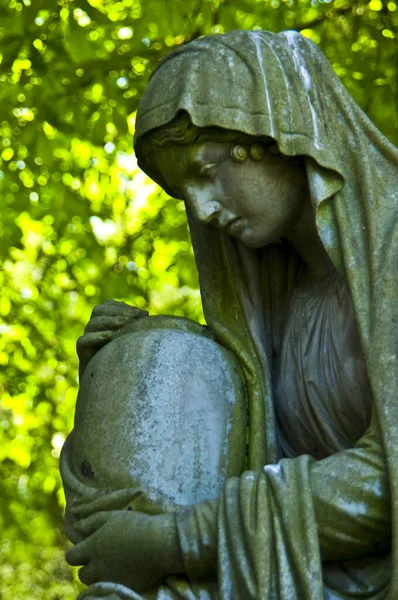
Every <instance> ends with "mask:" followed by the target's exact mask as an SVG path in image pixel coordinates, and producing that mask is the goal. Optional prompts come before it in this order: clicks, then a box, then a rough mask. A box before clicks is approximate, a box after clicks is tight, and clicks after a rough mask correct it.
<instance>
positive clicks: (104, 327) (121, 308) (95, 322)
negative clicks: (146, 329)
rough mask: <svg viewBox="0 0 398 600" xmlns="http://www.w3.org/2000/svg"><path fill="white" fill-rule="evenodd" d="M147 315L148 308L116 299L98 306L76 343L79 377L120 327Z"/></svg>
mask: <svg viewBox="0 0 398 600" xmlns="http://www.w3.org/2000/svg"><path fill="white" fill-rule="evenodd" d="M147 316H148V312H147V311H146V310H141V309H139V308H136V307H135V306H130V305H129V304H125V303H124V302H116V301H115V300H107V301H106V302H104V303H103V304H100V305H99V306H96V307H95V308H94V310H93V312H92V314H91V318H90V321H89V322H88V324H87V327H86V329H85V330H84V335H82V336H81V337H79V339H78V340H77V344H76V349H77V355H78V357H79V377H82V375H83V373H84V371H85V368H86V366H87V364H88V363H89V361H90V360H91V358H92V357H93V356H94V354H95V353H96V352H98V350H99V349H100V348H102V346H105V344H108V342H110V341H111V340H112V339H113V337H114V335H115V333H116V332H117V331H118V330H119V329H121V328H122V327H124V325H127V323H130V322H131V321H134V320H135V319H140V318H141V317H147Z"/></svg>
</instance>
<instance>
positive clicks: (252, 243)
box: [239, 232, 273, 249]
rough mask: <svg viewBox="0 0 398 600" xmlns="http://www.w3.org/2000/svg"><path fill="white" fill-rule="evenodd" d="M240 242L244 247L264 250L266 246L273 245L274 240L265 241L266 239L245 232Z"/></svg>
mask: <svg viewBox="0 0 398 600" xmlns="http://www.w3.org/2000/svg"><path fill="white" fill-rule="evenodd" d="M239 241H240V242H242V244H243V245H244V246H247V247H248V248H253V249H258V248H264V246H268V245H269V244H272V243H273V240H268V239H265V238H264V237H261V236H259V235H256V234H255V233H252V232H243V233H242V234H241V235H240V236H239Z"/></svg>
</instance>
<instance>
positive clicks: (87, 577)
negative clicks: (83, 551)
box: [79, 563, 100, 585]
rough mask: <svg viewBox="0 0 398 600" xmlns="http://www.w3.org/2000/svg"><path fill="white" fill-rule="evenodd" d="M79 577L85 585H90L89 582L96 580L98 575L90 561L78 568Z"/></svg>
mask: <svg viewBox="0 0 398 600" xmlns="http://www.w3.org/2000/svg"><path fill="white" fill-rule="evenodd" d="M79 579H80V581H81V582H82V583H84V584H85V585H90V583H95V582H96V581H98V579H100V577H98V576H97V575H96V568H95V565H93V564H92V563H90V564H88V565H84V567H82V568H81V569H80V570H79Z"/></svg>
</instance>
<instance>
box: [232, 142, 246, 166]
mask: <svg viewBox="0 0 398 600" xmlns="http://www.w3.org/2000/svg"><path fill="white" fill-rule="evenodd" d="M231 156H232V159H233V160H234V161H236V162H244V161H245V160H246V158H247V150H246V148H245V147H244V146H240V145H239V144H236V146H233V148H232V149H231Z"/></svg>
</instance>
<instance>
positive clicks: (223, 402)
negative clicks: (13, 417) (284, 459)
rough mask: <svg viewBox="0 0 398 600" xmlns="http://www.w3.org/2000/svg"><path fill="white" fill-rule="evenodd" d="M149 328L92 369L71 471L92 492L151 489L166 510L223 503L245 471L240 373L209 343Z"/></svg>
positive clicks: (82, 395)
mask: <svg viewBox="0 0 398 600" xmlns="http://www.w3.org/2000/svg"><path fill="white" fill-rule="evenodd" d="M150 319H151V318H149V319H144V320H141V322H140V323H139V327H140V330H139V331H134V327H131V328H130V329H133V331H130V332H128V333H124V331H123V330H122V331H121V335H120V337H117V338H116V339H115V340H114V341H112V342H110V343H109V344H107V345H106V346H104V348H102V349H101V350H100V351H99V352H98V353H97V354H96V355H95V356H94V358H93V359H92V360H91V361H90V363H89V366H88V367H87V369H86V371H85V373H84V376H83V379H82V382H81V385H80V391H79V397H78V401H77V405H76V415H75V427H74V434H73V451H72V456H73V467H74V470H75V472H76V473H78V474H79V477H81V478H82V479H83V480H84V481H85V482H86V483H87V484H89V485H92V486H93V487H98V488H103V489H107V488H111V489H119V488H123V487H134V486H137V488H138V487H142V486H143V487H147V488H148V490H151V492H153V493H155V494H156V495H157V496H158V497H159V498H162V499H163V504H164V505H167V503H168V504H169V505H173V504H175V505H182V506H189V505H190V504H195V503H198V502H201V501H203V500H209V499H211V500H212V499H216V498H217V497H218V496H219V494H220V493H221V491H222V489H223V486H224V484H225V480H226V478H227V477H230V476H232V475H240V473H241V472H242V470H243V467H244V447H245V436H246V427H245V418H244V415H245V397H244V387H243V381H242V377H241V374H240V368H239V365H238V363H237V361H236V360H235V359H234V357H233V355H232V354H231V353H230V352H229V351H227V350H226V349H223V348H222V347H221V346H219V345H218V344H216V342H214V341H213V340H212V339H210V338H209V337H207V336H205V335H199V333H193V332H190V331H187V330H185V331H184V330H182V329H180V330H179V329H176V328H173V319H172V318H169V319H166V321H168V322H169V327H164V326H163V327H159V328H153V329H146V328H145V322H148V321H150ZM155 321H156V319H155ZM157 322H159V320H158V321H157ZM161 322H162V321H161ZM163 322H164V320H163ZM127 328H129V326H127ZM198 329H199V327H198Z"/></svg>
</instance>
